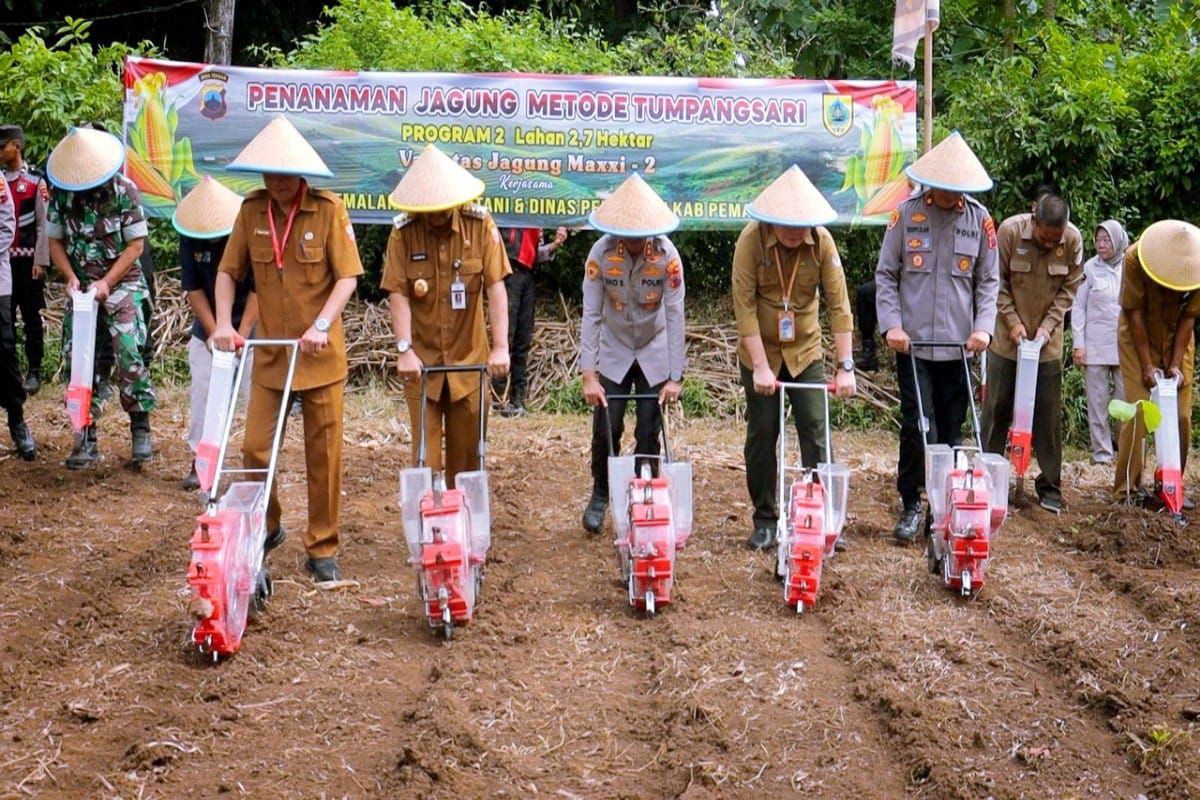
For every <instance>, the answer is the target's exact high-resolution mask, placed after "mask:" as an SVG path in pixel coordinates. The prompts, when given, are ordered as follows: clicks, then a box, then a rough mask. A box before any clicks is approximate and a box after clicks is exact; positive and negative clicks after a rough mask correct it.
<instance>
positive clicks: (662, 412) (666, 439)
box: [600, 392, 675, 464]
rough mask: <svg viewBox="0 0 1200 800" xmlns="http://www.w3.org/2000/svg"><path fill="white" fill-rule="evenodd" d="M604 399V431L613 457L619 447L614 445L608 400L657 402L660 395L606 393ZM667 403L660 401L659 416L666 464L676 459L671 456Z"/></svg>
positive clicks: (650, 393)
mask: <svg viewBox="0 0 1200 800" xmlns="http://www.w3.org/2000/svg"><path fill="white" fill-rule="evenodd" d="M604 399H605V402H603V403H601V404H600V407H601V408H602V409H604V412H603V413H604V433H605V435H606V436H607V437H608V455H609V457H610V458H612V457H613V456H615V455H616V454H617V449H616V447H615V446H614V444H615V443H614V442H613V437H612V418H611V417H610V416H609V414H608V401H609V400H626V401H628V400H654V401H655V402H658V395H657V394H655V393H654V392H638V393H634V394H606V395H605V396H604ZM665 405H666V404H665V403H662V402H659V403H658V407H659V414H658V416H659V418H660V419H661V420H662V424H661V425H659V435H661V436H662V445H663V455H662V462H663V463H664V464H670V463H671V462H672V461H674V460H675V459H673V458H671V436H670V433H669V431H668V430H667V428H668V425H667V412H666V409H665V408H664V406H665ZM634 455H637V454H636V453H635V454H634ZM644 457H645V458H651V456H644Z"/></svg>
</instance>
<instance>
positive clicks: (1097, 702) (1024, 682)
mask: <svg viewBox="0 0 1200 800" xmlns="http://www.w3.org/2000/svg"><path fill="white" fill-rule="evenodd" d="M60 393H61V387H59V386H48V387H47V388H46V389H44V390H43V393H42V394H41V395H40V396H39V397H38V398H37V399H36V401H35V402H34V403H33V404H32V407H31V410H32V413H31V424H32V426H33V428H34V432H35V435H36V436H37V438H38V442H39V444H40V446H41V448H42V454H41V457H40V459H39V460H38V461H37V462H35V463H33V464H26V463H23V462H21V461H19V460H17V459H16V458H15V457H13V456H12V454H11V453H9V452H7V451H5V457H4V458H3V460H0V508H3V514H2V519H0V568H2V569H3V572H4V575H5V583H6V586H7V587H8V588H7V590H6V591H5V592H4V594H3V596H2V598H0V797H3V798H9V797H25V796H35V797H69V798H73V797H88V798H91V797H103V798H115V797H123V798H135V797H146V798H148V797H162V798H175V797H205V798H207V797H213V796H218V795H226V796H240V795H245V796H249V797H255V798H275V797H288V798H291V797H295V798H333V797H396V798H408V797H438V798H443V797H444V798H469V797H485V796H486V797H523V798H528V797H554V798H561V797H565V798H618V797H619V798H675V797H681V798H688V799H689V800H691V799H693V798H706V797H713V798H716V797H721V798H728V797H755V798H768V797H794V796H798V797H828V798H851V797H855V798H857V797H885V798H889V797H929V798H985V797H993V798H1018V797H1029V798H1071V797H1076V798H1085V797H1086V798H1090V797H1105V798H1107V797H1117V798H1136V797H1138V796H1140V795H1145V796H1146V797H1149V798H1185V797H1200V750H1198V748H1200V735H1197V726H1198V724H1200V723H1198V722H1197V719H1198V718H1200V669H1198V668H1197V664H1198V662H1200V619H1198V611H1197V608H1198V607H1200V606H1198V601H1200V581H1198V580H1197V579H1198V578H1200V536H1198V533H1197V531H1198V527H1197V525H1198V524H1197V523H1193V524H1192V525H1190V526H1189V527H1188V528H1187V529H1185V530H1182V531H1180V530H1178V529H1175V528H1173V527H1172V526H1171V525H1170V524H1169V523H1168V522H1167V521H1165V520H1164V519H1163V518H1162V517H1156V516H1153V515H1149V514H1148V513H1146V512H1142V511H1133V510H1115V509H1112V508H1111V507H1109V506H1108V505H1107V503H1106V502H1104V497H1103V494H1102V493H1101V492H1100V491H1099V490H1100V489H1101V488H1102V487H1103V486H1104V485H1105V484H1107V482H1108V480H1109V477H1110V476H1109V474H1108V472H1107V471H1105V470H1102V469H1099V468H1074V469H1072V470H1071V471H1070V473H1069V475H1068V488H1067V502H1068V503H1069V504H1070V509H1071V513H1068V514H1065V515H1063V517H1061V518H1054V517H1052V516H1050V515H1048V514H1047V513H1045V512H1043V511H1041V510H1040V509H1035V510H1031V511H1027V512H1023V513H1022V515H1020V516H1017V517H1014V518H1012V519H1010V521H1009V522H1008V523H1006V525H1005V527H1004V529H1003V531H1002V534H1001V536H1000V538H999V540H998V541H997V542H996V544H995V549H994V553H995V557H994V559H993V562H992V566H991V570H990V574H989V582H988V584H987V586H986V587H985V588H984V590H983V592H982V594H981V595H980V596H979V597H978V598H976V599H973V600H969V601H963V600H960V599H958V598H956V597H954V596H952V595H950V594H949V593H948V592H946V591H944V590H943V589H942V588H941V587H940V585H939V583H938V582H937V580H936V579H935V578H934V577H933V576H931V575H929V574H928V572H927V571H926V569H925V562H924V559H923V557H922V554H921V552H920V550H919V549H918V548H916V547H912V548H908V549H902V548H898V547H896V546H894V545H893V544H892V543H891V539H890V528H891V524H892V521H893V512H894V508H893V504H894V502H895V493H894V490H893V488H892V480H891V478H890V473H891V468H892V465H893V463H894V459H895V445H894V440H893V439H891V438H890V437H888V436H887V435H884V434H872V435H854V436H840V437H838V439H837V440H836V441H837V446H839V447H841V451H842V452H843V454H845V459H844V460H846V461H847V462H848V463H849V464H850V465H851V468H852V470H853V478H852V484H851V513H852V518H851V522H850V525H849V535H850V541H851V549H850V550H849V551H848V552H846V553H845V554H842V555H839V556H838V557H837V558H836V559H835V560H834V561H833V562H831V563H830V565H829V566H828V568H827V571H826V576H827V577H826V580H825V585H824V586H823V588H822V594H821V599H820V604H819V606H818V608H817V609H816V610H815V611H814V612H812V613H810V614H806V615H805V616H803V617H797V616H796V614H795V613H794V612H793V611H789V610H788V609H787V608H786V607H785V606H784V605H783V603H782V598H781V591H780V588H779V584H777V583H776V582H775V581H774V580H773V578H772V575H771V572H770V566H771V562H770V558H769V557H768V556H764V555H757V554H753V553H750V552H748V551H746V550H744V549H743V548H742V541H743V539H744V538H745V536H746V535H747V533H748V532H749V531H748V529H749V525H750V522H749V512H748V509H747V508H746V502H745V501H746V498H745V488H744V482H743V481H744V476H743V474H742V472H741V471H740V470H739V468H738V467H739V464H740V460H741V455H740V453H741V449H740V448H741V436H742V431H741V429H740V426H737V425H734V424H731V423H728V422H712V421H702V422H695V423H687V424H685V425H684V426H682V429H681V430H680V431H679V439H680V449H681V450H683V451H684V452H690V454H691V455H692V457H693V459H694V460H695V462H696V498H697V507H696V517H697V523H696V533H695V535H694V537H693V539H692V542H691V544H690V545H689V547H688V549H687V550H686V551H684V553H683V554H682V555H681V557H680V560H679V565H678V568H679V582H678V584H677V598H676V601H677V602H676V603H675V604H674V605H673V606H671V607H669V608H666V609H664V610H663V611H662V612H661V613H660V615H659V616H658V617H656V618H653V619H643V618H641V617H640V616H639V615H637V614H635V613H633V612H632V611H631V610H630V608H629V607H628V605H627V602H626V598H625V593H624V589H623V587H622V586H621V584H620V583H619V581H618V580H617V571H616V564H615V559H614V554H613V548H612V546H611V543H610V541H609V538H610V537H607V536H606V537H599V538H589V537H587V536H586V535H585V534H584V533H583V532H582V530H581V528H580V526H579V514H580V511H581V509H582V506H583V504H584V502H585V500H586V497H587V493H588V490H589V485H588V478H587V472H586V462H587V456H586V453H587V438H586V422H585V420H583V419H582V418H578V417H576V418H556V417H549V416H533V417H529V418H526V419H522V420H500V419H497V420H495V422H494V425H493V427H492V441H491V454H492V457H493V460H492V462H491V475H492V482H493V483H492V488H493V495H494V498H495V500H494V509H493V520H494V522H493V525H494V529H493V542H494V543H493V549H492V552H491V557H490V560H489V564H488V570H487V580H486V582H485V585H484V595H483V601H482V605H481V606H480V608H479V617H478V620H477V622H476V623H474V624H473V625H472V626H471V627H470V628H466V629H462V630H460V631H458V632H456V637H455V639H454V641H453V642H451V643H448V644H447V643H443V642H442V641H441V640H440V639H439V638H437V637H435V636H434V635H433V634H432V633H431V632H430V630H429V629H428V628H427V627H426V625H425V623H424V621H423V619H422V617H420V616H419V612H420V609H419V605H418V603H417V601H416V598H415V587H414V580H413V577H412V574H411V572H410V570H409V568H408V567H407V566H406V565H405V563H404V559H405V547H404V544H403V535H402V533H401V529H400V521H399V518H398V515H397V508H396V506H397V498H396V495H397V486H396V476H397V470H398V469H399V468H400V466H401V461H402V457H403V453H404V452H405V447H403V446H402V445H401V444H400V442H403V441H405V440H406V439H407V431H406V429H405V427H404V426H402V425H400V424H399V423H398V422H389V421H388V420H392V419H393V418H394V417H395V416H396V414H397V413H398V411H399V407H398V405H397V404H395V403H394V401H392V400H390V399H389V398H387V397H386V396H385V395H383V394H382V393H379V392H364V393H361V394H358V395H355V396H354V397H352V398H351V402H350V412H349V414H350V416H351V418H352V421H351V422H350V423H349V425H348V432H347V448H346V481H345V491H346V502H345V506H344V509H343V515H342V518H343V529H342V531H343V545H342V555H341V563H342V566H343V570H344V572H345V573H346V577H348V578H353V579H355V580H357V581H359V584H360V585H359V586H358V588H357V589H349V590H343V591H337V592H323V591H317V590H314V589H313V587H312V585H311V584H310V583H309V581H308V580H307V579H305V577H304V575H303V570H302V568H301V565H302V563H303V557H304V556H303V548H302V547H301V545H300V542H299V539H300V537H299V536H298V535H297V532H298V531H299V530H300V528H301V526H302V525H303V520H304V494H303V485H302V483H301V475H302V473H301V469H302V467H301V465H302V461H301V452H302V446H301V442H300V440H299V431H298V429H299V426H298V425H293V426H292V427H293V431H292V432H291V434H290V436H289V440H288V443H287V450H286V457H285V462H284V463H285V469H284V472H283V475H282V478H281V480H282V491H283V495H284V500H285V517H284V521H285V524H286V525H287V526H288V527H289V529H290V530H291V531H292V535H291V536H289V539H288V541H287V542H286V544H285V545H284V546H283V548H281V550H280V551H278V552H276V553H274V554H273V555H272V557H271V565H272V572H273V575H274V576H275V588H276V594H275V597H274V599H273V601H272V602H271V604H270V606H269V608H268V609H267V611H266V612H265V613H264V614H263V616H261V617H260V618H259V619H258V620H257V621H255V622H254V623H252V625H251V627H250V629H249V631H248V632H247V639H246V643H245V646H244V648H243V650H242V652H241V653H240V654H239V655H238V656H236V657H235V658H233V659H232V660H230V661H228V662H225V663H221V664H218V665H215V666H214V665H211V664H208V663H206V662H204V661H201V660H200V659H198V658H196V657H195V656H194V655H193V653H192V652H191V651H190V649H189V648H188V647H187V646H186V642H187V636H188V631H189V627H190V620H189V618H188V616H187V614H186V611H185V605H186V602H187V597H188V589H187V585H186V583H185V580H184V575H185V570H186V565H187V561H188V556H189V548H188V539H189V536H190V533H191V526H192V522H193V520H194V517H195V515H196V514H197V513H198V511H199V508H198V505H197V501H196V499H195V498H194V497H193V496H191V495H189V494H186V493H184V492H183V491H181V490H180V489H179V488H178V482H179V479H180V478H181V477H182V475H183V474H184V472H185V471H186V467H187V459H188V456H187V446H186V443H185V442H184V441H183V438H182V437H183V425H184V416H185V413H186V412H185V410H184V409H185V403H184V397H183V395H182V393H174V394H171V395H169V396H168V397H167V401H166V403H165V404H164V405H165V410H164V411H161V412H159V413H157V414H156V415H155V434H156V444H157V448H158V450H159V456H158V458H157V460H156V461H155V462H154V463H153V464H152V465H150V466H149V467H148V468H147V469H146V470H145V471H144V472H143V473H141V474H137V473H134V472H131V471H129V470H128V469H126V468H124V467H123V461H124V459H125V458H126V457H127V456H128V448H129V440H128V433H127V431H126V429H125V424H126V423H125V419H124V417H123V415H121V414H119V413H110V414H109V416H108V417H107V418H106V419H105V420H104V421H103V423H102V428H101V437H100V447H101V450H102V452H103V453H105V455H106V457H107V458H106V461H105V463H104V464H103V465H102V466H101V467H100V468H99V469H97V470H95V471H92V472H89V473H86V474H82V475H80V474H74V473H70V472H68V471H67V470H66V469H65V468H63V466H62V460H63V458H64V457H65V456H66V454H67V452H68V450H69V443H70V435H69V430H68V428H67V425H66V421H65V414H64V413H63V412H62V410H61V406H60V405H59V402H60V399H61V394H60ZM4 444H5V446H7V444H8V442H7V439H5V440H4Z"/></svg>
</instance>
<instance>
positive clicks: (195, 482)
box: [183, 459, 200, 492]
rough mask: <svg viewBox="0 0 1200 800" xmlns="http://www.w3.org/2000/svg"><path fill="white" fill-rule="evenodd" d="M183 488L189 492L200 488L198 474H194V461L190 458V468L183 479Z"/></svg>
mask: <svg viewBox="0 0 1200 800" xmlns="http://www.w3.org/2000/svg"><path fill="white" fill-rule="evenodd" d="M183 488H184V489H186V490H187V491H189V492H194V491H196V490H197V489H199V488H200V476H199V475H197V474H196V461H195V459H193V460H192V469H191V471H190V472H188V474H187V477H186V478H184V479H183Z"/></svg>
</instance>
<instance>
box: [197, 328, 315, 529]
mask: <svg viewBox="0 0 1200 800" xmlns="http://www.w3.org/2000/svg"><path fill="white" fill-rule="evenodd" d="M238 345H239V349H240V350H242V358H240V359H238V365H237V372H235V373H234V376H233V391H232V392H230V395H229V408H228V409H227V411H226V413H225V427H224V430H222V431H221V449H220V452H219V453H218V454H217V471H216V474H215V475H214V476H213V484H212V487H211V488H210V489H209V490H208V502H209V505H210V506H213V505H214V504H215V503H216V500H217V498H218V497H220V493H219V492H218V491H217V490H218V488H219V487H220V483H221V476H222V475H224V474H225V473H226V472H234V473H238V474H261V473H260V471H259V470H247V469H241V470H226V469H225V451H226V449H227V448H228V447H229V432H230V431H231V430H233V412H234V411H235V410H236V409H237V401H238V395H240V394H241V391H240V389H241V386H242V377H243V376H244V374H245V372H246V357H245V353H246V351H249V350H252V349H254V348H258V347H286V348H288V349H289V350H290V351H291V353H290V354H289V356H288V366H287V374H286V375H285V377H284V379H283V393H282V395H281V396H280V399H279V413H278V414H276V415H275V438H274V439H273V440H272V442H271V454H270V456H268V458H267V466H266V467H265V468H263V470H262V471H265V472H266V480H265V481H264V484H265V485H264V487H263V488H264V491H265V492H266V496H267V497H268V498H270V496H271V489H272V487H273V486H274V485H275V467H276V465H277V464H278V461H279V446H280V444H282V442H283V424H284V422H285V421H286V420H287V413H288V406H289V405H290V403H291V399H292V398H291V394H292V380H293V379H294V378H295V377H296V360H297V358H299V356H300V340H299V339H242V338H241V337H238ZM247 411H249V409H247Z"/></svg>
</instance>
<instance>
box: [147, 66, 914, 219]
mask: <svg viewBox="0 0 1200 800" xmlns="http://www.w3.org/2000/svg"><path fill="white" fill-rule="evenodd" d="M124 112H125V114H124V135H125V143H126V152H127V155H128V160H127V165H126V173H127V174H128V176H129V177H130V178H131V179H133V180H134V181H135V182H136V183H137V184H138V186H139V187H140V188H141V190H142V196H143V201H144V203H145V205H146V208H147V211H148V212H149V213H150V214H153V215H156V216H169V215H170V213H171V212H172V211H173V210H174V207H175V204H176V203H177V202H178V200H179V198H181V197H182V196H183V195H184V194H185V193H186V192H187V191H188V190H189V189H191V187H192V186H194V185H195V184H196V183H197V182H198V181H199V178H200V176H201V175H204V174H208V175H212V176H213V177H214V178H217V179H218V180H220V181H221V182H222V183H224V184H225V185H227V186H229V187H230V188H231V189H233V190H235V191H237V192H239V193H241V194H246V193H248V192H250V191H252V190H254V189H256V188H259V187H261V185H262V183H261V180H260V179H259V178H258V176H255V175H244V174H238V173H231V172H226V171H225V169H224V167H225V165H226V164H228V163H229V162H230V161H232V160H233V159H234V157H236V156H237V154H238V152H239V151H240V150H241V149H242V147H243V146H244V145H245V144H246V142H248V141H249V140H250V139H251V138H252V137H253V136H254V135H255V134H256V133H257V132H258V131H259V130H261V129H262V128H263V126H265V125H266V124H267V122H268V121H270V119H271V118H272V117H273V116H274V115H278V114H285V115H287V117H288V118H289V119H290V120H291V121H292V122H293V123H294V124H295V126H296V127H297V128H298V129H299V130H300V132H301V133H302V134H304V136H305V138H307V139H308V141H309V142H310V143H311V144H312V145H313V147H315V148H316V150H317V152H318V153H320V154H321V157H322V158H323V159H324V160H325V163H326V164H328V165H329V168H330V169H331V170H332V171H333V173H334V176H335V177H334V179H333V180H332V181H326V180H317V181H314V183H315V184H316V185H318V186H320V187H323V188H330V189H333V190H335V191H337V192H339V193H341V195H342V198H343V199H344V200H345V203H346V207H347V208H348V209H349V211H350V216H351V217H352V218H353V219H354V220H355V221H356V222H367V223H371V222H376V223H388V222H390V221H391V219H392V217H393V216H394V215H395V213H396V211H395V209H393V208H392V207H391V206H390V202H389V200H388V194H389V193H390V192H391V191H392V189H394V188H395V186H396V183H397V182H398V181H399V180H400V177H401V176H402V175H403V174H404V170H405V169H406V168H407V166H408V165H409V164H410V163H412V160H413V159H414V158H415V157H416V156H417V155H419V154H420V152H421V150H422V149H423V148H424V147H425V146H426V145H427V144H429V143H434V144H436V145H437V146H438V148H439V149H441V150H442V151H443V152H444V153H446V154H447V155H449V156H450V157H452V158H454V159H455V160H456V161H458V162H459V163H460V164H462V165H463V166H464V167H466V168H467V169H468V170H470V171H471V172H473V173H474V174H476V175H477V176H478V177H479V178H481V179H482V180H483V181H484V183H486V184H487V190H486V192H485V194H484V198H483V202H485V203H486V204H487V205H488V207H489V208H490V209H491V210H492V214H493V215H494V216H495V218H496V221H497V222H498V223H499V224H500V225H513V226H537V227H544V228H548V227H554V226H557V225H565V226H568V227H578V226H581V225H584V224H585V219H586V217H587V214H588V212H590V211H591V210H592V209H593V208H595V207H596V206H597V205H598V204H599V203H600V202H601V201H602V200H603V198H604V197H605V196H607V194H608V193H609V192H611V191H612V190H614V189H615V188H616V187H617V186H618V185H619V184H620V183H621V181H623V180H624V179H625V178H626V177H628V176H629V175H631V174H633V173H635V172H640V173H641V174H642V177H643V178H645V179H646V181H647V182H648V183H649V184H650V185H651V186H653V187H654V188H655V190H656V191H658V193H659V194H660V195H662V197H663V199H664V200H666V201H667V202H668V203H669V204H670V205H671V207H672V208H673V209H674V211H675V213H676V214H678V215H679V217H680V218H681V219H682V220H683V226H684V227H686V228H738V227H741V226H742V225H743V224H745V221H746V219H747V216H746V212H745V206H746V204H747V203H748V202H750V201H751V200H753V199H754V197H755V196H756V195H757V194H758V193H759V192H760V191H761V190H762V189H763V188H764V187H766V186H767V185H768V184H769V183H770V182H771V181H773V180H774V179H775V178H776V177H777V176H778V175H779V174H780V173H782V172H783V171H784V170H785V169H787V168H788V167H789V166H791V165H792V164H798V165H799V166H800V168H801V169H803V170H804V172H805V174H807V175H808V177H809V179H810V180H812V182H813V183H814V184H816V186H817V187H818V188H819V189H820V190H821V191H822V192H823V193H824V194H825V196H826V197H827V198H828V199H829V201H830V203H832V204H833V207H834V208H835V209H837V211H838V215H839V222H840V223H843V224H846V223H871V224H874V223H882V222H886V220H887V217H888V214H889V212H890V211H891V210H892V209H893V208H894V207H895V206H896V205H898V204H899V202H900V201H901V200H902V199H903V198H904V197H906V196H907V194H908V183H907V181H906V179H905V178H904V175H903V172H902V169H903V167H904V165H905V164H906V163H907V162H908V161H909V160H910V159H911V157H912V156H913V154H914V152H915V150H916V130H917V125H916V84H915V83H913V82H911V81H824V80H735V79H705V78H700V79H695V78H653V77H625V76H565V77H564V76H550V75H522V74H514V75H496V74H486V75H483V74H480V75H475V74H442V73H395V72H391V73H389V72H338V71H332V70H330V71H326V70H285V69H259V68H250V67H224V66H210V65H205V64H188V63H180V62H172V61H158V60H151V59H144V58H129V59H127V61H126V66H125V109H124Z"/></svg>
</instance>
